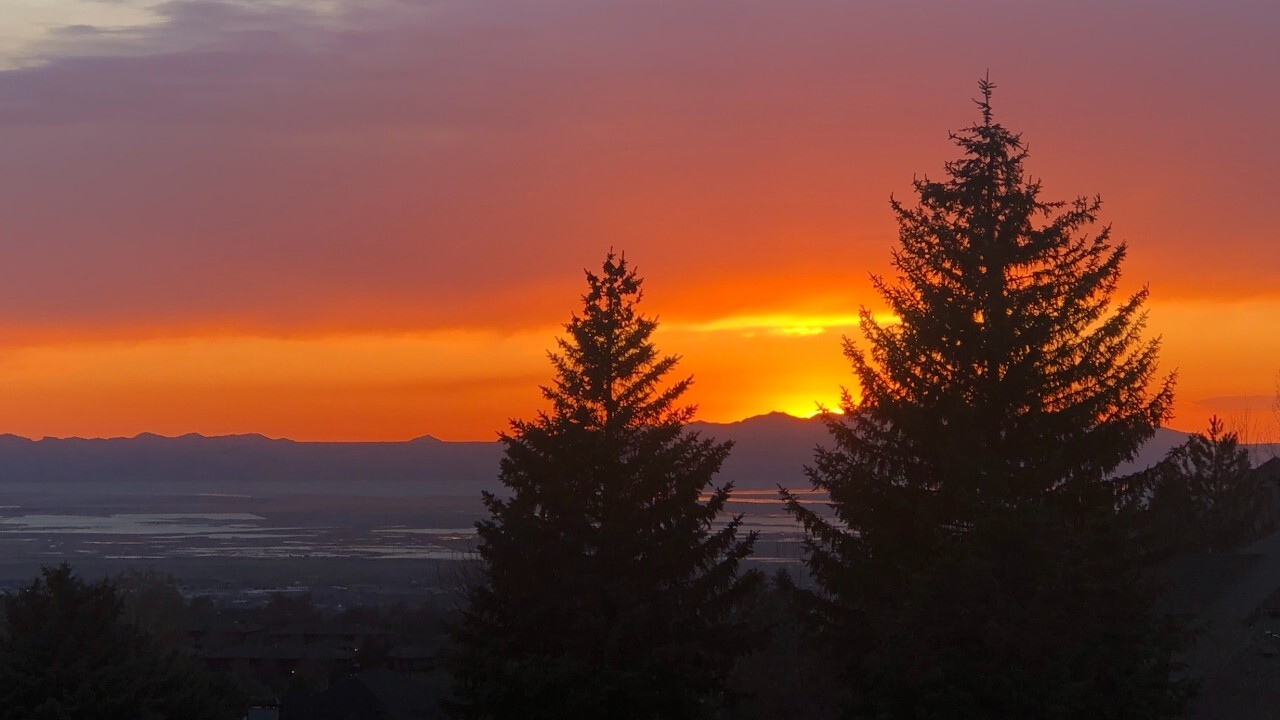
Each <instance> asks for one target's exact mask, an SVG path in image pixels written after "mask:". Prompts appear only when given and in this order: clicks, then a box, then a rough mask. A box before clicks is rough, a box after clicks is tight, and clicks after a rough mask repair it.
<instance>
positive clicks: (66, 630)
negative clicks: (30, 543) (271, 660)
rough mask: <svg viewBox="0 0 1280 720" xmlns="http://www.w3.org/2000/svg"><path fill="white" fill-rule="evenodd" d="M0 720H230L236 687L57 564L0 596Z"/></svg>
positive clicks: (116, 598)
mask: <svg viewBox="0 0 1280 720" xmlns="http://www.w3.org/2000/svg"><path fill="white" fill-rule="evenodd" d="M0 604H2V605H3V625H2V626H0V719H3V720H8V719H10V718H12V719H13V720H68V719H70V718H99V719H101V720H116V719H118V720H168V719H169V718H191V719H193V720H204V719H207V720H230V719H231V718H236V717H238V716H239V711H240V710H241V708H239V707H238V703H237V702H236V699H235V696H234V693H233V692H232V691H231V689H230V688H229V686H228V685H227V684H226V683H225V682H223V681H222V680H221V679H220V678H218V677H217V676H215V675H212V674H210V673H208V672H207V671H206V670H205V669H204V667H203V666H202V664H201V663H200V661H199V660H197V659H196V658H194V657H192V656H191V655H188V654H187V653H185V652H183V651H182V650H181V649H178V648H172V647H169V646H168V645H167V644H166V643H164V642H163V641H162V640H160V639H158V638H157V637H155V636H153V635H152V634H151V633H150V632H148V631H147V630H146V629H145V628H144V627H142V626H141V625H140V624H139V623H137V622H133V621H130V620H129V619H128V618H126V616H125V612H124V607H123V602H122V599H121V597H120V595H119V594H118V593H117V591H116V588H115V586H114V585H113V584H112V583H111V582H109V581H106V580H102V581H98V582H95V583H85V582H84V581H83V580H81V579H80V578H78V577H76V576H75V575H73V574H72V572H71V568H70V567H69V566H68V565H66V564H63V565H61V566H59V567H57V568H46V569H45V570H44V571H43V573H42V575H41V577H39V578H36V579H35V580H34V581H33V582H32V583H31V585H29V586H27V587H25V588H21V589H19V590H18V591H17V592H15V593H6V594H5V595H4V596H3V598H0Z"/></svg>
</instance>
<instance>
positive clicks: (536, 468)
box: [451, 253, 754, 720]
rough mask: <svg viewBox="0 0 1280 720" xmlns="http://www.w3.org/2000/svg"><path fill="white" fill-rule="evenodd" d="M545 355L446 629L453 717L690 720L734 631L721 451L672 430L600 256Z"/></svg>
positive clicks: (646, 340) (654, 362)
mask: <svg viewBox="0 0 1280 720" xmlns="http://www.w3.org/2000/svg"><path fill="white" fill-rule="evenodd" d="M587 284H588V291H587V293H586V295H584V296H583V298H582V301H583V310H582V314H581V315H576V314H575V315H574V316H573V318H572V319H571V320H570V321H569V322H568V324H566V325H565V330H566V337H564V338H561V339H559V340H558V341H557V342H558V345H559V352H557V353H552V354H551V363H552V365H553V366H554V368H555V382H554V384H552V385H551V386H549V387H544V388H543V394H544V396H545V397H546V399H547V400H548V401H549V403H550V410H549V411H548V412H544V413H539V414H538V416H537V417H536V418H535V419H534V420H533V421H531V422H525V421H513V422H512V430H511V432H510V433H509V434H505V435H503V436H502V438H501V439H502V442H503V444H504V445H505V457H504V458H503V460H502V464H501V480H502V482H503V484H504V485H506V487H507V488H508V490H509V491H510V494H509V496H507V497H498V496H496V495H493V494H488V493H486V494H485V495H484V503H485V506H486V507H487V508H488V510H489V512H490V513H491V517H490V518H488V519H486V520H482V521H480V522H479V523H477V526H476V527H477V530H478V534H479V538H480V546H479V552H480V556H481V558H482V559H483V561H484V568H485V572H484V581H483V582H482V583H480V584H479V586H478V587H475V588H474V589H473V591H472V592H471V596H470V607H469V609H468V610H467V611H466V613H465V616H464V618H463V619H462V621H461V622H460V623H459V624H458V625H457V626H456V627H455V629H454V638H455V643H456V646H457V647H456V651H455V652H454V654H453V657H452V660H451V664H452V669H453V672H454V677H455V695H456V699H457V704H456V706H455V707H454V711H455V714H457V715H458V716H460V717H474V718H585V719H590V718H601V719H604V718H608V719H609V720H626V719H628V718H636V719H641V718H645V719H647V718H671V719H675V718H696V717H706V716H708V715H710V714H711V713H712V711H713V710H714V708H715V707H716V706H717V704H718V703H719V701H720V700H721V699H722V694H723V689H724V684H725V679H726V676H727V673H728V671H729V670H730V667H731V665H732V661H733V659H734V657H735V656H737V655H739V654H742V653H743V652H745V648H744V647H743V640H744V630H743V629H742V628H741V627H740V626H739V625H737V624H735V623H734V622H731V621H730V619H729V611H730V609H731V607H732V605H733V603H734V601H735V599H736V598H737V597H739V596H740V594H741V593H743V592H745V590H746V583H745V581H744V580H743V579H741V578H740V577H739V575H738V564H739V561H740V560H741V559H742V558H744V557H746V555H747V554H748V553H749V552H750V550H751V546H752V543H753V542H754V535H753V534H752V535H748V536H746V537H745V538H739V537H738V529H739V523H740V517H735V518H731V519H729V520H728V521H727V522H724V523H723V525H720V524H719V522H718V519H719V518H720V517H721V515H722V513H723V511H724V508H725V503H726V501H727V499H728V494H729V490H730V486H729V484H727V483H726V484H725V485H723V486H721V487H713V486H712V485H711V483H712V478H713V476H714V475H715V474H716V473H717V472H718V471H719V469H720V465H721V463H722V462H723V461H724V459H725V457H726V456H727V455H728V453H729V448H730V444H729V443H727V442H726V443H717V442H714V441H713V440H711V439H708V438H703V437H701V436H700V435H699V434H698V433H696V432H690V431H688V430H686V429H685V425H686V424H687V423H688V422H689V421H690V420H691V419H692V417H693V414H694V408H693V407H691V406H681V405H679V404H678V401H679V399H680V397H681V395H683V394H684V392H685V391H686V390H687V389H688V388H689V384H690V380H689V379H684V380H680V381H677V382H675V383H673V384H671V385H669V386H666V387H664V386H663V381H664V378H665V377H666V375H667V374H668V373H669V372H670V371H671V370H672V369H673V368H674V367H675V365H676V362H677V358H676V357H674V356H665V357H664V356H660V355H659V354H658V351H657V349H656V348H655V347H654V344H653V341H652V339H651V336H652V334H653V332H654V330H655V328H656V327H657V321H656V320H654V319H652V318H649V317H645V316H643V315H641V314H639V312H638V310H637V307H636V306H637V304H638V303H639V301H640V298H641V279H640V278H639V277H638V276H637V275H636V273H635V271H634V270H633V269H631V268H630V267H628V265H627V263H626V260H625V258H622V257H617V256H615V255H613V254H612V253H610V254H609V255H608V256H607V258H606V259H605V262H604V264H603V271H602V272H601V273H600V274H599V275H597V274H595V273H591V272H588V273H587Z"/></svg>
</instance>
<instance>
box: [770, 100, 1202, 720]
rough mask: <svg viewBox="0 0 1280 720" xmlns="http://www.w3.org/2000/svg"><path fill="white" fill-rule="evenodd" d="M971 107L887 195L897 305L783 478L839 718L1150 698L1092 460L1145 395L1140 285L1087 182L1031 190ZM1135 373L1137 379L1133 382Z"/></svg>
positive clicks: (1021, 149)
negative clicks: (923, 167)
mask: <svg viewBox="0 0 1280 720" xmlns="http://www.w3.org/2000/svg"><path fill="white" fill-rule="evenodd" d="M979 87H980V89H981V92H982V99H981V100H980V101H978V105H979V108H980V110H981V121H980V122H979V123H977V124H975V125H973V126H972V127H970V128H968V129H966V130H964V131H963V132H960V133H958V134H954V135H952V139H953V140H954V142H955V143H956V144H957V145H958V146H959V148H960V150H961V151H962V156H961V158H960V159H958V160H955V161H952V162H948V163H947V164H946V166H945V170H946V177H945V178H944V179H942V180H937V181H935V180H931V179H929V178H924V179H920V180H917V181H916V182H915V183H914V188H915V192H916V194H917V195H918V198H919V201H918V204H917V205H916V206H914V207H909V206H907V205H904V204H903V203H901V202H898V201H897V200H894V201H892V207H893V210H894V212H895V213H896V215H897V219H898V225H899V241H900V247H899V248H897V249H896V250H895V251H894V253H893V266H894V268H895V269H896V270H897V277H896V278H895V279H894V280H892V281H890V280H886V279H884V278H882V277H873V278H872V280H873V283H874V285H875V287H876V289H877V290H878V291H879V293H880V294H881V296H882V297H883V298H884V300H885V302H886V303H887V304H888V306H889V308H890V309H891V310H892V311H893V313H894V315H896V316H897V318H898V320H897V321H895V322H891V323H879V322H877V321H876V320H875V319H874V317H873V316H872V314H871V313H870V312H869V311H867V310H865V309H864V310H863V311H862V321H861V329H862V334H863V336H864V338H865V341H866V344H867V346H868V349H869V352H864V350H863V348H861V347H859V346H857V345H855V344H854V342H853V341H851V340H849V339H848V338H846V339H845V346H844V350H845V354H846V356H847V357H848V359H849V361H850V362H851V364H852V366H853V370H854V375H855V377H856V379H857V381H858V385H859V387H860V389H861V397H860V398H859V399H858V400H857V401H855V399H854V398H853V396H852V395H851V394H849V393H848V392H845V394H844V397H843V401H842V409H843V411H844V413H843V415H835V414H828V415H826V416H825V418H826V423H827V426H828V429H829V430H830V433H831V436H832V440H833V443H834V447H832V448H830V449H820V450H819V451H818V452H817V455H816V457H815V461H814V465H813V466H812V467H811V468H810V469H809V477H810V479H811V480H812V482H813V484H814V486H815V487H816V488H818V489H821V490H825V491H826V492H827V493H829V495H830V501H831V504H832V506H833V508H834V510H835V516H836V517H835V519H834V520H830V519H826V518H824V517H823V516H821V515H819V514H817V513H815V512H812V511H811V510H810V509H809V508H806V507H805V506H803V505H801V504H799V503H798V502H796V500H795V499H794V498H790V502H789V509H790V511H791V512H792V513H793V514H794V515H795V516H796V517H798V518H799V519H800V520H801V521H802V522H803V524H804V525H805V527H806V528H807V530H808V540H807V561H808V563H809V566H810V568H811V570H812V572H813V573H814V575H815V577H816V579H817V580H818V582H819V584H820V587H821V588H822V590H823V591H824V592H823V593H822V599H823V601H824V602H823V604H822V605H821V606H820V607H822V608H823V611H822V620H823V621H824V622H825V624H826V626H827V628H828V630H830V631H831V633H832V634H833V635H834V636H836V637H841V638H843V642H844V645H842V647H841V648H840V652H841V658H840V659H841V660H842V661H843V662H844V663H845V669H846V680H847V682H848V684H849V691H850V704H849V706H848V711H849V712H848V714H849V715H850V716H851V717H902V718H909V717H919V718H923V717H929V718H946V717H956V718H960V717H965V718H971V717H1032V716H1035V717H1142V716H1151V717H1158V716H1161V715H1162V714H1167V713H1169V712H1171V711H1172V710H1173V709H1174V708H1175V707H1176V705H1177V700H1178V696H1179V691H1180V689H1179V688H1177V687H1173V686H1171V685H1170V682H1169V670H1170V667H1171V665H1170V652H1171V650H1172V648H1173V646H1174V645H1175V644H1176V642H1175V641H1176V638H1177V637H1178V636H1176V635H1169V634H1164V633H1163V628H1162V627H1161V623H1160V621H1159V620H1158V619H1156V618H1155V617H1153V616H1152V615H1151V613H1150V612H1149V608H1150V603H1151V596H1150V593H1149V589H1148V588H1147V587H1146V586H1145V585H1144V584H1143V583H1142V581H1141V578H1140V577H1139V575H1138V573H1137V568H1136V565H1135V563H1134V562H1133V560H1134V558H1135V553H1133V552H1132V551H1131V550H1132V549H1131V546H1130V542H1129V541H1130V537H1131V527H1130V524H1129V522H1128V519H1127V517H1126V516H1124V515H1122V514H1121V513H1119V512H1118V511H1117V505H1118V498H1117V497H1116V490H1115V487H1113V485H1112V484H1111V483H1109V482H1108V479H1109V475H1110V474H1111V473H1112V472H1113V471H1114V469H1115V468H1116V467H1117V465H1118V464H1119V463H1121V462H1122V461H1124V460H1126V459H1128V458H1130V457H1132V456H1133V454H1134V453H1135V451H1136V450H1137V448H1138V446H1139V445H1140V444H1141V443H1142V442H1143V441H1144V440H1146V439H1147V438H1149V437H1150V436H1151V435H1152V434H1153V433H1154V431H1155V429H1156V428H1157V426H1158V425H1159V423H1160V422H1161V421H1162V420H1163V419H1164V418H1165V417H1166V416H1167V415H1168V412H1169V406H1170V403H1171V400H1172V386H1173V377H1172V376H1169V377H1166V378H1164V379H1163V380H1157V379H1156V362H1157V350H1158V342H1157V341H1155V340H1145V339H1144V338H1143V336H1142V332H1143V329H1144V325H1145V313H1144V311H1143V303H1144V301H1145V300H1146V298H1147V291H1146V290H1145V289H1143V290H1140V291H1138V292H1136V293H1134V294H1132V295H1130V296H1128V297H1127V298H1124V299H1122V300H1121V301H1119V302H1118V303H1117V302H1113V295H1114V294H1115V290H1116V287H1117V283H1118V280H1119V277H1120V266H1121V263H1122V261H1123V259H1124V256H1125V246H1124V244H1123V243H1121V244H1114V245H1113V244H1112V243H1111V242H1110V228H1107V227H1104V228H1102V229H1101V230H1100V231H1098V232H1096V233H1090V232H1089V228H1090V226H1091V225H1092V224H1093V223H1094V222H1095V221H1096V218H1097V214H1098V210H1099V206H1100V201H1099V200H1098V199H1097V198H1079V199H1076V200H1074V201H1072V202H1054V201H1047V200H1044V199H1042V198H1041V186H1040V183H1039V182H1038V181H1035V180H1029V179H1028V178H1027V177H1026V175H1025V173H1024V170H1023V161H1024V159H1025V158H1026V156H1027V152H1026V149H1025V146H1024V144H1023V142H1022V139H1021V137H1020V136H1019V135H1017V134H1015V133H1012V132H1010V131H1009V130H1007V129H1006V128H1005V127H1004V126H1002V125H1000V124H999V123H997V122H995V121H994V119H993V114H992V108H991V102H990V101H991V91H992V89H993V86H992V85H991V84H990V83H989V82H987V81H985V80H984V81H982V82H981V83H980V85H979ZM1153 382H1154V385H1155V387H1154V389H1152V387H1151V386H1152V384H1153Z"/></svg>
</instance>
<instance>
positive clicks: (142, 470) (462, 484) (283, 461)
mask: <svg viewBox="0 0 1280 720" xmlns="http://www.w3.org/2000/svg"><path fill="white" fill-rule="evenodd" d="M689 428H690V429H691V430H693V431H695V432H699V433H702V434H703V435H704V436H706V437H711V438H714V439H716V440H728V441H732V442H733V443H734V447H733V450H732V451H731V453H730V454H729V457H728V459H727V460H726V461H725V463H724V465H723V467H722V469H721V472H720V474H719V475H718V476H717V477H716V479H715V482H716V483H717V484H720V483H724V482H732V483H733V484H734V486H735V488H737V489H739V490H773V489H776V488H777V486H778V485H782V486H784V487H789V488H793V489H804V488H807V487H809V481H808V479H807V477H806V476H805V474H804V467H805V466H806V465H808V464H810V463H811V462H812V458H813V451H814V449H815V448H816V447H818V446H827V445H829V444H830V439H829V436H828V434H827V432H826V428H825V426H824V425H823V421H822V418H821V417H811V418H799V417H795V416H792V415H788V414H786V413H767V414H764V415H758V416H755V417H751V418H745V419H743V420H738V421H734V422H729V423H715V422H708V421H696V422H693V423H690V425H689ZM1186 437H1187V434H1186V433H1182V432H1179V431H1176V430H1168V429H1161V430H1159V431H1157V433H1156V436H1155V437H1154V438H1153V439H1152V440H1151V441H1150V442H1148V443H1147V444H1146V445H1145V446H1144V447H1143V448H1142V449H1141V451H1140V452H1139V455H1138V457H1137V458H1136V459H1135V460H1134V461H1133V462H1131V463H1127V464H1126V465H1125V466H1122V468H1121V469H1120V471H1121V472H1130V471H1132V470H1137V469H1141V468H1142V467H1147V466H1148V465H1151V464H1153V463H1155V462H1156V461H1158V460H1160V459H1161V458H1162V457H1164V454H1165V453H1166V452H1167V451H1168V449H1169V448H1171V447H1174V446H1175V445H1178V444H1179V443H1181V442H1183V441H1184V440H1185V439H1186ZM501 456H502V444H501V443H500V442H498V441H497V440H493V441H487V442H486V441H448V440H441V439H439V438H436V437H434V436H431V435H423V436H421V437H417V438H414V439H412V440H404V441H383V442H329V441H322V442H313V441H295V440H290V439H287V438H269V437H266V436H264V435H261V434H257V433H246V434H238V435H221V436H205V435H200V434H196V433H187V434H185V435H179V436H176V437H166V436H163V435H157V434H154V433H140V434H138V435H135V436H133V437H131V438H41V439H39V440H32V439H28V438H22V437H20V436H17V435H13V434H6V435H0V486H2V485H3V483H6V482H26V483H41V482H65V481H79V482H91V483H98V482H105V483H111V482H130V483H134V482H155V483H164V482H179V481H187V480H192V481H208V482H218V481H223V480H236V481H244V482H251V483H273V482H291V483H322V482H337V483H349V484H350V485H351V488H352V490H353V492H357V493H358V492H359V489H360V485H361V484H362V483H363V482H366V481H380V482H425V483H435V484H438V485H439V486H440V488H441V489H442V491H445V490H448V491H449V492H454V491H458V492H476V491H478V490H480V489H493V488H495V487H496V486H497V476H498V463H499V460H500V458H501Z"/></svg>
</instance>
